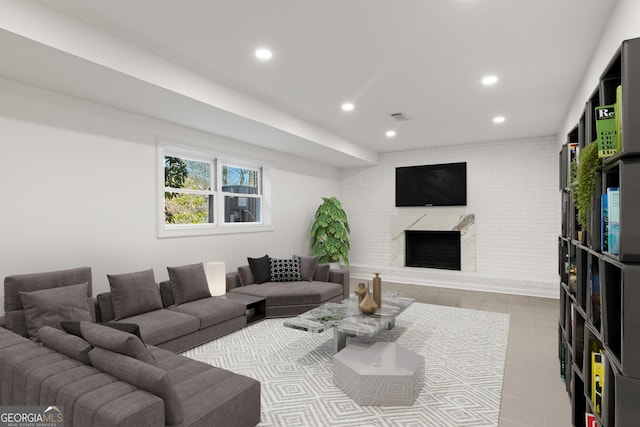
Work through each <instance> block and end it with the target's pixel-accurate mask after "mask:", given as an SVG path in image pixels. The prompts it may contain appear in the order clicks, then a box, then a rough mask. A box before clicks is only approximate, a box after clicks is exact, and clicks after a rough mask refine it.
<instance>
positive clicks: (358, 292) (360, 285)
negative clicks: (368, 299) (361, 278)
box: [353, 283, 367, 305]
mask: <svg viewBox="0 0 640 427" xmlns="http://www.w3.org/2000/svg"><path fill="white" fill-rule="evenodd" d="M364 286H365V285H364V283H358V287H357V288H355V289H354V290H353V293H354V294H356V295H358V305H360V303H361V302H362V299H363V298H364V294H366V293H367V288H365V287H364Z"/></svg>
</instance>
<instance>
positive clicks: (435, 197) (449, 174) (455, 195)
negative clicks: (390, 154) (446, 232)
mask: <svg viewBox="0 0 640 427" xmlns="http://www.w3.org/2000/svg"><path fill="white" fill-rule="evenodd" d="M466 204H467V163H466V162H462V163H446V164H440V165H423V166H406V167H399V168H396V206H465V205H466Z"/></svg>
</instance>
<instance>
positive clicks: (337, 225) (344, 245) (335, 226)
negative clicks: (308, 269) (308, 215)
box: [311, 197, 351, 266]
mask: <svg viewBox="0 0 640 427" xmlns="http://www.w3.org/2000/svg"><path fill="white" fill-rule="evenodd" d="M322 200H323V203H322V204H321V205H320V206H318V209H317V210H316V213H315V221H314V222H313V226H312V227H311V246H312V250H313V255H315V256H318V257H319V258H318V261H319V262H320V263H330V262H340V260H343V261H344V263H345V265H347V266H348V265H349V248H350V246H349V233H350V232H351V229H350V228H349V221H348V220H347V214H346V212H345V211H344V210H343V209H342V204H341V203H340V200H338V199H337V198H335V197H323V198H322Z"/></svg>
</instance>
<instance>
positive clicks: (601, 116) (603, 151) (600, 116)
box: [595, 105, 619, 157]
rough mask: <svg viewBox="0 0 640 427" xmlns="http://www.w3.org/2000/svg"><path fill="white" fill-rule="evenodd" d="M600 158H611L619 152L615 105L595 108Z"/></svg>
mask: <svg viewBox="0 0 640 427" xmlns="http://www.w3.org/2000/svg"><path fill="white" fill-rule="evenodd" d="M595 112H596V135H597V136H598V157H611V156H613V155H614V154H616V153H617V152H618V151H619V147H618V139H617V137H616V110H615V106H614V105H603V106H601V107H596V108H595Z"/></svg>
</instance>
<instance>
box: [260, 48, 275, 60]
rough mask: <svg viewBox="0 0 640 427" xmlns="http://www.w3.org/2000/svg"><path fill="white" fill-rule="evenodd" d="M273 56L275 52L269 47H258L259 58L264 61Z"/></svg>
mask: <svg viewBox="0 0 640 427" xmlns="http://www.w3.org/2000/svg"><path fill="white" fill-rule="evenodd" d="M272 56H273V52H271V51H270V50H269V49H264V48H262V49H258V50H256V58H258V59H262V60H264V61H266V60H267V59H271V57H272Z"/></svg>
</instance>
